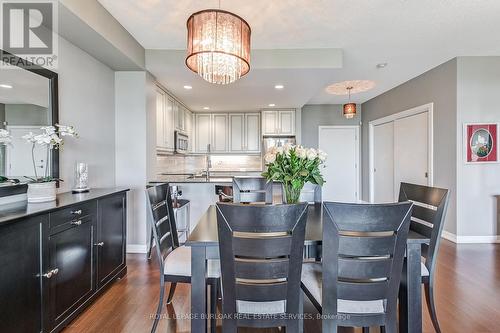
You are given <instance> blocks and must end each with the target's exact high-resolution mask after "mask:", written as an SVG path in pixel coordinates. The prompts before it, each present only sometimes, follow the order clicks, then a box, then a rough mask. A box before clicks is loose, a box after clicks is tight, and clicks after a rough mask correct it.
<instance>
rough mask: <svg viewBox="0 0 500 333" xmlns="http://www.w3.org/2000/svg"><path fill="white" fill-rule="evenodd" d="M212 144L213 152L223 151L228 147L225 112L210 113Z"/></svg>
mask: <svg viewBox="0 0 500 333" xmlns="http://www.w3.org/2000/svg"><path fill="white" fill-rule="evenodd" d="M212 126H213V129H212V145H211V151H212V152H214V153H225V152H227V151H228V150H229V149H228V148H229V144H228V130H229V128H228V115H227V114H226V113H215V114H213V115H212Z"/></svg>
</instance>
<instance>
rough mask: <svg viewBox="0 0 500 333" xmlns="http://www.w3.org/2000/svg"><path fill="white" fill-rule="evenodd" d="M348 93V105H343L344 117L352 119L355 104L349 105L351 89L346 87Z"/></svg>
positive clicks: (354, 113) (354, 112)
mask: <svg viewBox="0 0 500 333" xmlns="http://www.w3.org/2000/svg"><path fill="white" fill-rule="evenodd" d="M346 89H347V91H348V92H349V103H347V104H344V117H346V118H347V119H352V118H354V116H355V115H356V103H351V90H352V89H353V87H347V88H346Z"/></svg>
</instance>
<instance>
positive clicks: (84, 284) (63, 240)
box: [44, 217, 95, 328]
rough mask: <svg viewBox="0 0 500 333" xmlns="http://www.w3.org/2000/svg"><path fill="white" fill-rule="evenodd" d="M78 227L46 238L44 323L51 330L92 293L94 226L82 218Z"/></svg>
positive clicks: (72, 226) (88, 218) (87, 219)
mask: <svg viewBox="0 0 500 333" xmlns="http://www.w3.org/2000/svg"><path fill="white" fill-rule="evenodd" d="M79 221H81V224H80V225H71V226H68V228H67V229H66V230H64V231H61V232H59V233H56V234H54V235H50V236H49V237H48V246H49V253H48V258H49V259H48V265H47V266H46V267H45V268H44V272H45V273H48V272H50V271H53V272H54V274H53V275H52V276H51V277H50V278H47V282H48V297H49V305H48V322H49V323H50V326H51V328H54V327H55V326H57V325H58V324H60V323H61V322H62V321H63V320H64V319H66V318H67V317H68V316H69V315H70V314H71V313H72V312H73V311H74V310H76V309H77V308H78V307H79V306H80V305H81V304H83V303H84V302H85V301H86V300H87V299H88V298H89V297H90V296H91V294H92V293H93V292H94V290H95V283H94V279H93V269H92V267H93V251H94V250H93V247H94V222H93V220H92V218H91V217H86V218H82V219H81V220H79Z"/></svg>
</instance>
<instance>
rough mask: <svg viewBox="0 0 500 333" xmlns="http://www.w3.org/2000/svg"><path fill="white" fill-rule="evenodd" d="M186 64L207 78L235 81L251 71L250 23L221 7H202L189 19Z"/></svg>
mask: <svg viewBox="0 0 500 333" xmlns="http://www.w3.org/2000/svg"><path fill="white" fill-rule="evenodd" d="M187 30H188V35H187V57H186V65H187V67H188V68H189V69H190V70H192V71H193V72H195V73H198V75H200V76H201V77H202V78H203V79H204V80H206V81H208V82H210V83H216V84H229V83H232V82H234V81H236V80H238V79H239V78H241V77H242V76H244V75H245V74H247V73H248V72H249V71H250V33H251V30H250V26H249V25H248V23H247V22H245V20H244V19H242V18H241V17H239V16H238V15H235V14H232V13H230V12H227V11H223V10H220V9H208V10H202V11H200V12H196V13H194V14H192V15H191V16H190V17H189V19H188V20H187Z"/></svg>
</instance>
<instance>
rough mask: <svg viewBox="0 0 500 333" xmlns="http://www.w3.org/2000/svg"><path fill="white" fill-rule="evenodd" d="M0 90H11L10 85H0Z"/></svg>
mask: <svg viewBox="0 0 500 333" xmlns="http://www.w3.org/2000/svg"><path fill="white" fill-rule="evenodd" d="M0 88H5V89H12V88H13V87H12V86H11V85H10V84H0Z"/></svg>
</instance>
